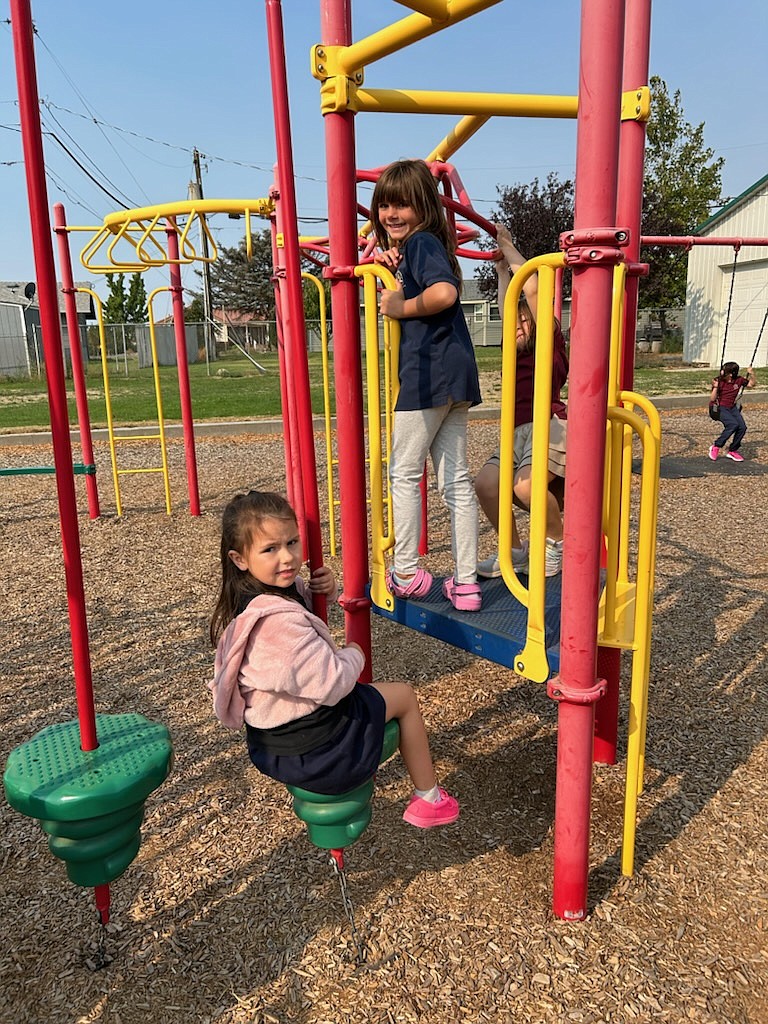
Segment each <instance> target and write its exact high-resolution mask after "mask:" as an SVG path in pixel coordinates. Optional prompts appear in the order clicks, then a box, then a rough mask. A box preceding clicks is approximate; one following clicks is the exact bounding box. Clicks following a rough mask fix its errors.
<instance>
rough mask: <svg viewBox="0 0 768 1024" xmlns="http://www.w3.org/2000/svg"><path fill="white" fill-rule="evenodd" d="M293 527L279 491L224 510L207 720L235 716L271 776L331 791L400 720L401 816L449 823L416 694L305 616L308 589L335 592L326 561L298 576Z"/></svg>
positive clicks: (377, 753)
mask: <svg viewBox="0 0 768 1024" xmlns="http://www.w3.org/2000/svg"><path fill="white" fill-rule="evenodd" d="M302 561H303V554H302V546H301V538H300V536H299V527H298V524H297V521H296V514H295V513H294V511H293V509H292V508H291V506H290V505H289V504H288V502H287V501H286V500H285V498H283V497H282V496H281V495H279V494H274V493H272V492H267V491H249V492H248V493H247V494H238V495H237V496H236V497H235V498H233V499H232V501H230V502H229V504H228V505H227V506H226V508H225V509H224V515H223V519H222V536H221V572H222V580H221V588H220V591H219V597H218V602H217V604H216V608H215V610H214V613H213V616H212V619H211V640H212V642H213V644H214V645H215V646H216V660H215V666H214V678H213V680H212V681H211V683H209V687H210V689H211V690H212V693H213V708H214V712H215V714H216V717H217V718H218V719H219V720H220V721H221V722H223V724H224V725H226V726H228V727H229V728H231V729H239V728H241V727H242V726H243V724H245V732H246V739H247V744H248V753H249V755H250V758H251V761H252V762H253V763H254V764H255V765H256V767H257V768H258V769H259V771H261V772H263V774H265V775H268V776H269V777H270V778H272V779H277V780H278V781H279V782H283V783H286V784H287V785H290V786H298V787H300V788H302V789H306V790H309V791H310V792H313V793H320V794H325V795H337V794H341V793H346V792H348V791H350V790H352V789H355V788H356V787H358V786H360V785H362V784H363V783H364V782H367V781H368V780H369V779H371V778H372V777H373V775H374V774H375V772H376V770H377V768H378V765H379V762H380V760H381V754H382V746H383V741H384V726H385V724H386V722H388V721H390V720H391V719H393V718H396V719H397V720H398V723H399V726H400V752H401V754H402V756H403V761H404V762H405V766H406V768H407V769H408V772H409V774H410V776H411V779H412V780H413V784H414V787H415V792H414V794H413V796H412V797H411V799H410V802H409V804H408V807H407V808H406V811H405V813H404V814H403V818H404V820H405V821H407V822H409V823H410V824H411V825H416V826H417V827H419V828H430V827H432V826H433V825H447V824H448V823H449V822H452V821H456V819H457V818H458V816H459V805H458V802H457V801H456V800H455V799H454V797H452V796H449V795H448V793H446V792H445V790H444V789H441V788H440V787H439V786H438V784H437V778H436V776H435V770H434V767H433V764H432V757H431V754H430V751H429V741H428V739H427V733H426V729H425V728H424V721H423V719H422V717H421V712H420V710H419V705H418V701H417V699H416V694H415V693H414V691H413V689H412V688H411V687H410V686H409V685H408V684H407V683H404V682H389V683H371V684H368V685H363V684H361V683H359V682H358V681H357V680H358V677H359V675H360V673H361V672H362V670H363V666H364V665H365V656H364V654H363V651H362V649H361V648H360V647H359V645H358V644H356V643H350V644H348V645H347V646H346V647H343V648H337V646H336V644H335V643H334V641H333V638H332V637H331V634H330V632H329V630H328V627H327V625H326V624H325V622H323V620H322V619H320V618H318V617H317V616H316V615H313V614H312V594H313V593H316V594H324V595H326V596H327V597H329V598H330V599H331V600H333V599H334V598H335V596H336V592H337V591H336V582H335V579H334V576H333V573H332V571H331V570H330V569H329V568H328V566H321V567H320V568H319V569H316V570H315V571H314V572H313V574H312V577H311V579H310V580H309V582H308V583H305V582H304V580H303V579H301V577H300V576H299V573H300V571H301V567H302Z"/></svg>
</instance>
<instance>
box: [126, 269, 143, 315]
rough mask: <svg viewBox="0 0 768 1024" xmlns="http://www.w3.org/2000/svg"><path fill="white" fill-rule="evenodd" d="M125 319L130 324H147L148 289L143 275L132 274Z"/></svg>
mask: <svg viewBox="0 0 768 1024" xmlns="http://www.w3.org/2000/svg"><path fill="white" fill-rule="evenodd" d="M125 319H126V323H129V324H145V323H146V322H147V289H146V288H145V286H144V278H143V277H142V275H141V274H131V283H130V285H129V287H128V297H127V298H126V300H125Z"/></svg>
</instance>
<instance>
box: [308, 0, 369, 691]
mask: <svg viewBox="0 0 768 1024" xmlns="http://www.w3.org/2000/svg"><path fill="white" fill-rule="evenodd" d="M320 35H321V39H322V42H323V44H324V45H326V46H348V45H349V44H350V43H351V42H352V14H351V5H350V3H349V0H321V3H320ZM324 121H325V163H326V171H327V176H328V242H329V248H330V263H331V275H333V271H334V268H342V267H353V266H354V265H355V264H356V263H357V190H356V184H355V181H356V174H355V115H354V112H353V111H351V110H347V111H341V112H331V113H328V114H326V115H325V118H324ZM331 281H332V284H331V300H332V301H331V306H332V311H333V365H334V374H335V380H336V422H337V425H338V427H337V429H338V437H339V484H340V490H341V497H342V504H341V535H342V556H343V559H344V616H345V625H346V635H347V639H348V640H354V641H355V642H356V643H358V644H360V646H361V647H362V649H363V650H364V651H365V653H366V666H365V669H364V670H363V676H362V677H361V679H362V681H364V682H370V680H371V618H370V610H369V608H370V603H369V600H368V598H367V596H366V587H367V585H368V579H369V570H368V530H367V508H366V501H365V496H366V484H365V444H364V423H363V386H362V361H361V356H360V293H359V286H358V283H357V279H356V278H349V277H345V276H340V277H333V276H331Z"/></svg>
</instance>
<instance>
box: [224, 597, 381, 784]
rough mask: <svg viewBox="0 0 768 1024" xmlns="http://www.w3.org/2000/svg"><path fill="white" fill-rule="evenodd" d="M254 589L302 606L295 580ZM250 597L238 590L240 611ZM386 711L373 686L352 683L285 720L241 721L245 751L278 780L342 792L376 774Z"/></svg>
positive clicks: (302, 599) (257, 764)
mask: <svg viewBox="0 0 768 1024" xmlns="http://www.w3.org/2000/svg"><path fill="white" fill-rule="evenodd" d="M258 592H259V593H273V594H274V593H279V594H280V596H281V597H283V598H285V599H286V600H290V599H291V598H293V599H294V600H296V601H298V602H299V604H303V605H304V607H305V608H306V607H307V603H306V601H305V600H304V598H303V597H302V595H301V593H300V592H299V591H298V589H297V588H296V585H295V584H294V585H293V586H292V587H290V588H289V589H288V590H284V589H283V590H279V589H278V588H272V587H259V588H258ZM286 594H290V597H286ZM254 596H255V595H254V594H253V593H251V594H246V595H244V598H243V601H242V603H241V606H240V611H241V612H242V611H243V610H244V609H245V608H246V607H247V605H248V602H249V601H250V600H252V599H253V597H254ZM386 711H387V707H386V704H385V702H384V698H383V697H382V696H381V694H380V693H379V691H378V690H377V689H376V688H375V687H373V686H370V685H368V684H363V683H355V686H354V689H353V690H352V691H351V692H350V693H348V694H347V696H346V697H343V698H342V699H341V700H340V701H339V703H338V704H334V705H332V706H330V707H326V706H323V707H320V708H317V710H316V711H313V712H311V713H310V714H309V715H304V716H303V717H302V718H297V719H294V721H292V722H286V723H285V725H279V726H277V727H276V728H273V729H256V728H254V727H253V726H251V725H248V723H247V722H246V725H245V734H246V741H247V743H248V755H249V757H250V759H251V761H252V762H253V764H254V765H255V766H256V767H257V768H258V769H259V771H260V772H262V773H263V774H264V775H268V776H269V778H271V779H276V780H277V781H278V782H283V783H285V784H286V785H289V786H299V787H301V789H306V790H308V791H309V792H310V793H320V794H322V795H323V796H337V795H338V794H340V793H347V792H349V790H351V789H356V788H357V787H358V786H362V784H363V783H364V782H367V781H368V780H369V779H370V778H372V777H373V775H375V773H376V769H377V768H378V766H379V762H380V761H381V754H382V750H383V748H384V726H385V725H386Z"/></svg>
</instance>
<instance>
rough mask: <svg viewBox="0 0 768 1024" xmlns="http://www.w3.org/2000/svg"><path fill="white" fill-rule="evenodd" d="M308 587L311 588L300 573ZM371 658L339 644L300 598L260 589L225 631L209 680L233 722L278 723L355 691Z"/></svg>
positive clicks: (220, 712)
mask: <svg viewBox="0 0 768 1024" xmlns="http://www.w3.org/2000/svg"><path fill="white" fill-rule="evenodd" d="M296 583H297V586H298V588H299V590H300V592H301V594H302V597H306V595H308V594H309V591H308V590H307V588H306V587H305V586H304V585H303V581H302V580H300V579H299V580H297V581H296ZM364 664H365V659H364V657H363V655H362V654H361V653H360V651H358V650H356V649H355V648H354V647H344V648H341V649H339V648H337V647H336V644H335V643H334V642H333V637H332V636H331V634H330V632H329V630H328V627H327V626H326V624H325V623H324V622H323V620H322V619H319V618H318V617H317V616H316V615H313V614H312V612H310V611H307V609H306V608H304V607H302V605H300V604H298V603H297V602H296V601H291V600H286V599H285V598H283V597H273V596H272V595H270V594H261V595H259V597H254V598H253V600H252V601H251V602H250V603H249V604H248V606H247V607H246V609H245V611H243V612H241V613H240V615H238V616H237V618H235V619H233V620H232V622H230V624H229V625H228V626H227V628H226V629H225V630H224V633H223V634H222V636H221V639H220V640H219V644H218V647H217V649H216V660H215V662H214V677H213V680H212V681H211V682H209V683H208V687H209V689H210V690H211V691H212V694H213V710H214V714H215V715H216V717H217V718H218V719H219V721H221V722H223V724H224V725H226V726H228V727H229V728H230V729H240V728H241V727H242V725H243V722H247V723H248V724H249V725H252V726H254V727H255V728H257V729H272V728H274V727H275V726H277V725H283V724H284V723H285V722H292V721H294V720H295V719H297V718H302V717H303V716H304V715H308V714H310V713H311V712H312V711H315V710H316V709H317V708H319V707H320V706H322V705H325V706H326V707H332V706H333V705H334V704H338V702H339V701H340V700H341V699H342V697H346V695H347V694H348V693H350V692H351V691H352V689H353V688H354V686H355V683H356V682H357V680H358V678H359V676H360V673H361V672H362V670H363V666H364Z"/></svg>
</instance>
